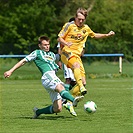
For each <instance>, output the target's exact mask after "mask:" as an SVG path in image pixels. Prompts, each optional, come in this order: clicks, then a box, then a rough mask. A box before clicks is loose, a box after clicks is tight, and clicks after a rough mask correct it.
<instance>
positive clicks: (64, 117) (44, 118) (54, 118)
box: [17, 115, 72, 120]
mask: <svg viewBox="0 0 133 133" xmlns="http://www.w3.org/2000/svg"><path fill="white" fill-rule="evenodd" d="M17 118H20V119H32V117H29V116H22V117H17ZM71 118H72V117H71V116H70V117H69V116H58V115H56V116H40V117H38V118H37V119H33V120H58V119H65V120H66V119H68V120H69V119H71Z"/></svg>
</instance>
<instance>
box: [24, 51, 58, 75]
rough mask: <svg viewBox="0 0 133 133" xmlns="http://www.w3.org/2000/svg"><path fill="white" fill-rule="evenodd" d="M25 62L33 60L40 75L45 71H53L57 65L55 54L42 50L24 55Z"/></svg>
mask: <svg viewBox="0 0 133 133" xmlns="http://www.w3.org/2000/svg"><path fill="white" fill-rule="evenodd" d="M25 59H26V60H27V62H30V61H34V63H35V64H36V66H37V67H38V69H39V70H40V71H41V73H42V75H43V74H44V73H45V72H47V71H55V70H57V69H58V67H59V66H58V65H57V64H56V63H55V60H56V56H55V54H54V53H53V52H50V51H49V52H45V51H43V50H35V51H33V52H32V53H31V54H29V55H27V56H26V57H25Z"/></svg>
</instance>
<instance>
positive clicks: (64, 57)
mask: <svg viewBox="0 0 133 133" xmlns="http://www.w3.org/2000/svg"><path fill="white" fill-rule="evenodd" d="M61 61H62V62H63V63H64V64H65V65H66V66H67V67H68V68H71V69H72V71H73V67H72V66H73V64H74V62H78V63H79V64H80V72H81V75H82V77H85V70H84V66H83V63H82V60H81V58H80V56H79V55H75V54H73V53H71V52H64V51H63V52H62V53H61Z"/></svg>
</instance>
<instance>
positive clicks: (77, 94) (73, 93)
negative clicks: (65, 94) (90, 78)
mask: <svg viewBox="0 0 133 133" xmlns="http://www.w3.org/2000/svg"><path fill="white" fill-rule="evenodd" d="M80 94H81V93H80V89H79V86H78V85H75V86H74V87H73V91H72V95H73V96H74V97H76V96H79V95H80Z"/></svg>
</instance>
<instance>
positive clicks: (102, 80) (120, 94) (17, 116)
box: [0, 65, 133, 133]
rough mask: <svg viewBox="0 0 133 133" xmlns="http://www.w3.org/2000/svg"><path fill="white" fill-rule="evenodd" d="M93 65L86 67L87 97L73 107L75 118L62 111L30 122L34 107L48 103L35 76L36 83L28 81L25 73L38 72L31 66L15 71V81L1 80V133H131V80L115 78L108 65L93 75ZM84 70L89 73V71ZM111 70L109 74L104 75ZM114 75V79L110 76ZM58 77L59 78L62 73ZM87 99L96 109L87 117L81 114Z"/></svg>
mask: <svg viewBox="0 0 133 133" xmlns="http://www.w3.org/2000/svg"><path fill="white" fill-rule="evenodd" d="M94 66H95V65H94ZM94 66H92V69H91V68H90V67H91V66H88V68H90V69H89V70H92V71H91V72H90V73H91V76H92V77H91V76H90V75H88V76H87V85H86V88H87V89H88V94H87V95H86V96H85V98H84V99H83V101H81V102H80V103H79V104H78V107H76V108H75V111H76V112H77V114H78V116H77V117H73V116H71V115H70V114H69V112H68V111H67V110H65V108H63V111H62V112H61V113H59V114H57V115H55V114H51V115H41V116H40V117H39V119H35V120H34V119H31V118H32V116H33V112H32V109H33V107H34V106H37V107H38V108H42V107H45V106H48V105H49V104H51V101H50V99H49V96H48V94H47V92H46V91H45V89H44V88H43V87H42V85H41V81H40V79H39V78H38V79H36V77H35V80H34V79H30V80H27V75H28V71H29V73H30V74H32V73H33V72H35V73H39V72H38V70H37V72H36V69H33V68H34V66H33V68H32V67H31V66H30V67H31V68H32V69H29V66H28V67H24V68H22V69H20V70H18V71H16V72H15V73H14V78H9V79H6V80H4V79H2V80H1V81H0V133H75V132H76V133H81V132H82V133H132V132H133V129H132V106H133V103H132V89H133V88H132V79H131V77H130V76H126V77H120V76H118V75H117V74H116V73H117V72H116V69H117V67H115V66H114V67H110V66H108V67H109V69H108V70H107V69H105V66H102V65H100V66H99V65H98V66H97V67H96V69H95V70H96V71H94V72H93V70H94ZM100 67H101V68H100ZM9 68H10V66H9ZM9 68H8V69H9ZM85 68H87V66H85ZM111 68H112V69H111ZM4 69H5V68H4ZM6 69H7V68H6ZM2 70H3V69H2ZM86 70H87V74H88V69H86ZM100 70H101V71H100ZM103 70H104V71H103ZM110 70H111V72H112V73H111V74H106V72H108V73H109V72H110ZM113 70H114V71H113ZM3 71H5V70H3ZM128 71H129V69H128ZM130 72H131V71H130ZM22 74H23V75H25V77H26V80H24V77H21V75H22ZM114 74H115V75H117V77H116V76H113V75H114ZM129 74H130V73H129ZM18 75H19V76H20V77H18ZM103 75H104V76H103ZM105 75H106V76H105ZM108 75H109V76H108ZM127 75H128V74H127ZM29 76H30V75H29ZM38 76H40V75H38ZM59 76H60V77H61V78H62V74H59ZM28 78H29V77H28ZM30 78H31V77H30ZM16 79H17V80H16ZM89 100H92V101H94V102H95V103H96V104H97V106H98V108H97V111H96V112H95V113H94V114H91V113H90V114H87V113H86V112H85V111H84V108H83V104H84V103H85V102H87V101H89Z"/></svg>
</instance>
